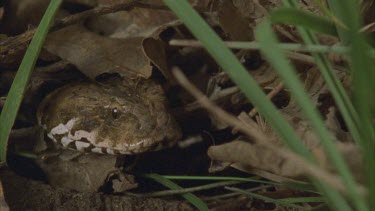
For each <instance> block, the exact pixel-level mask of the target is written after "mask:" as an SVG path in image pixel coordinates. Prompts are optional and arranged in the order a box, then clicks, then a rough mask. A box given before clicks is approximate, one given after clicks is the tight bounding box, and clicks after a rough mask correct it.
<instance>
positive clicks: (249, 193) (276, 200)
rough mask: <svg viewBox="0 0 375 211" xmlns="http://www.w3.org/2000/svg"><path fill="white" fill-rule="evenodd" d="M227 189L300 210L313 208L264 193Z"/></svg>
mask: <svg viewBox="0 0 375 211" xmlns="http://www.w3.org/2000/svg"><path fill="white" fill-rule="evenodd" d="M225 189H227V190H230V191H233V192H238V193H242V194H244V195H248V196H251V197H253V198H256V199H261V200H263V201H265V202H271V203H274V204H278V205H282V206H285V207H292V208H296V209H298V210H311V209H310V208H306V207H303V206H300V205H295V204H293V203H289V202H288V201H282V200H278V199H273V198H269V197H266V196H262V195H259V194H256V193H252V192H249V191H245V190H241V189H239V188H232V187H226V188H225Z"/></svg>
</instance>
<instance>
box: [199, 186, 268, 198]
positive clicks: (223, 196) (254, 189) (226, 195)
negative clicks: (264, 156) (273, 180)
mask: <svg viewBox="0 0 375 211" xmlns="http://www.w3.org/2000/svg"><path fill="white" fill-rule="evenodd" d="M271 187H273V185H260V186H257V187H255V188H250V189H246V190H245V191H248V192H255V191H259V190H263V189H267V188H271ZM238 195H242V193H236V192H232V193H226V194H221V195H216V196H208V197H201V199H203V200H205V201H211V200H218V199H223V198H230V197H234V196H238Z"/></svg>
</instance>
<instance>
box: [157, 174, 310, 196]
mask: <svg viewBox="0 0 375 211" xmlns="http://www.w3.org/2000/svg"><path fill="white" fill-rule="evenodd" d="M162 176H163V177H164V178H166V179H170V180H209V181H218V180H219V181H223V180H224V181H228V180H229V181H231V180H233V181H243V182H254V183H260V184H267V185H274V186H281V187H286V188H291V189H295V190H301V191H308V192H314V193H316V189H314V187H313V186H312V185H311V184H310V183H306V182H301V181H297V180H295V181H290V182H289V181H288V182H282V183H278V182H272V181H267V180H260V179H254V178H246V177H223V176H178V175H162Z"/></svg>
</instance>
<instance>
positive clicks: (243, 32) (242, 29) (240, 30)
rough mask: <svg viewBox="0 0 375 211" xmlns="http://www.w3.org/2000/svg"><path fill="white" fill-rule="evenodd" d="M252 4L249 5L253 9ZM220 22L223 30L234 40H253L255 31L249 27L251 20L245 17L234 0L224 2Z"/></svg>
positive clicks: (220, 12)
mask: <svg viewBox="0 0 375 211" xmlns="http://www.w3.org/2000/svg"><path fill="white" fill-rule="evenodd" d="M251 5H252V3H250V5H248V6H249V7H251ZM219 21H220V25H221V28H222V29H223V30H224V31H225V32H226V33H228V34H229V36H230V37H231V39H232V40H236V41H249V40H253V37H254V35H253V30H252V29H251V28H250V26H249V22H250V20H249V19H247V18H245V17H243V16H242V15H241V13H240V12H239V11H238V9H237V7H235V6H234V5H233V2H232V0H224V1H223V2H222V4H221V9H220V10H219Z"/></svg>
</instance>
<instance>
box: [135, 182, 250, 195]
mask: <svg viewBox="0 0 375 211" xmlns="http://www.w3.org/2000/svg"><path fill="white" fill-rule="evenodd" d="M240 183H244V181H222V182H215V183H211V184H207V185H201V186H196V187H191V188H184V189H178V190H164V191H158V192H153V193H146V194H136V196H140V197H162V196H171V195H178V194H185V193H191V192H196V191H202V190H208V189H213V188H218V187H224V186H228V185H235V184H240Z"/></svg>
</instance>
